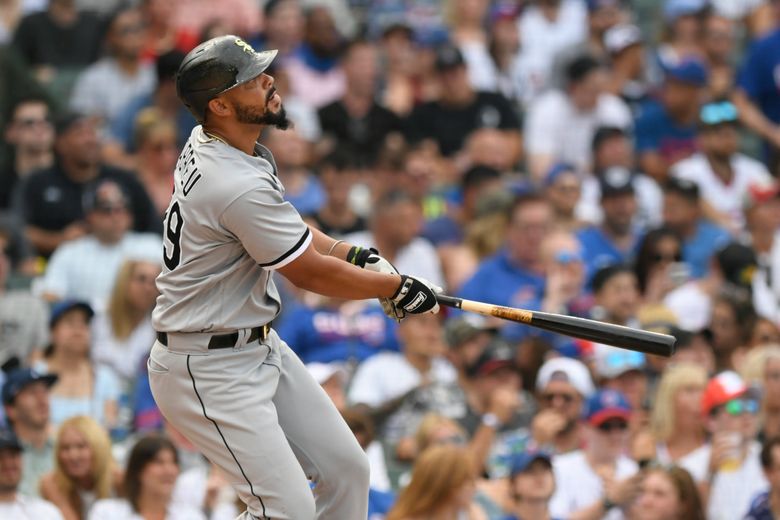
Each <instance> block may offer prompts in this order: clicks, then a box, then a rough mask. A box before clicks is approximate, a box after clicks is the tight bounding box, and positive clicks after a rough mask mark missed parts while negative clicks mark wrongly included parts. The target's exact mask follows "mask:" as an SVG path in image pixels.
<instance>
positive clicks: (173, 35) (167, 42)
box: [140, 0, 198, 63]
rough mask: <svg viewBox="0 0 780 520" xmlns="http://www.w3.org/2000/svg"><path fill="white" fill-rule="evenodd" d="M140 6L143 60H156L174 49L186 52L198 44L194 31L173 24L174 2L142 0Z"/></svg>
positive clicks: (150, 61)
mask: <svg viewBox="0 0 780 520" xmlns="http://www.w3.org/2000/svg"><path fill="white" fill-rule="evenodd" d="M140 7H141V13H142V14H143V17H144V46H143V49H142V50H141V58H142V59H143V61H145V62H149V63H153V62H156V61H157V60H158V59H159V58H160V57H161V56H163V55H164V54H166V53H168V52H170V51H174V50H176V51H179V52H182V53H187V52H189V51H191V50H192V49H193V48H195V46H196V45H197V44H198V35H197V33H196V32H191V31H189V30H188V29H185V28H183V27H175V26H174V24H173V22H174V20H173V12H174V10H175V8H176V6H175V5H174V4H172V3H170V2H168V1H167V0H143V1H142V2H141V4H140ZM183 56H184V54H182V57H183Z"/></svg>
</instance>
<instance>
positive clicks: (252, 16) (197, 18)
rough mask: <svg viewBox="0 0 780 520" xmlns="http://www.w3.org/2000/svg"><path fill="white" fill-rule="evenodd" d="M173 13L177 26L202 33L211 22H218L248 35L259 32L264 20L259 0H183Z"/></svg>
mask: <svg viewBox="0 0 780 520" xmlns="http://www.w3.org/2000/svg"><path fill="white" fill-rule="evenodd" d="M172 15H173V24H174V26H175V27H181V28H184V29H186V30H188V31H192V32H193V33H195V34H201V33H202V32H203V31H204V29H205V28H206V27H207V26H208V25H209V24H212V23H214V22H218V23H221V24H223V25H224V26H225V27H226V28H227V30H228V33H235V34H239V35H241V36H245V37H248V36H250V35H252V34H255V33H256V32H257V30H258V29H259V28H260V24H261V22H262V18H261V11H260V9H258V5H257V2H253V1H251V0H228V1H227V2H224V3H220V4H214V3H211V2H203V1H201V0H183V1H181V2H177V3H176V8H175V9H174V10H173V12H172Z"/></svg>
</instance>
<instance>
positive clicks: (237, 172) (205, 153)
mask: <svg viewBox="0 0 780 520" xmlns="http://www.w3.org/2000/svg"><path fill="white" fill-rule="evenodd" d="M190 143H194V144H193V145H192V155H193V157H194V158H195V164H196V165H197V166H198V169H199V170H201V171H202V172H203V173H204V174H206V175H208V174H214V175H216V176H217V178H218V180H219V184H223V183H227V182H229V181H230V180H231V179H235V180H239V179H240V180H242V182H243V181H244V180H247V177H249V178H255V179H262V180H266V181H268V182H269V183H270V184H272V185H273V184H275V175H274V170H273V166H272V165H271V163H270V162H269V161H268V160H267V159H265V158H263V157H258V156H251V155H247V154H245V153H244V152H242V151H240V150H237V149H236V148H233V147H232V146H230V145H227V144H225V143H223V142H221V141H218V140H217V139H209V138H207V137H206V138H204V137H203V136H202V135H201V136H197V135H195V134H193V135H192V136H191V137H190ZM188 145H189V143H188ZM185 149H186V147H185ZM182 153H184V152H182Z"/></svg>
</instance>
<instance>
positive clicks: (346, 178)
mask: <svg viewBox="0 0 780 520" xmlns="http://www.w3.org/2000/svg"><path fill="white" fill-rule="evenodd" d="M317 167H318V169H319V179H320V184H321V185H322V190H323V192H324V195H325V201H324V202H323V204H322V206H320V209H319V210H318V211H317V212H315V213H313V214H312V215H310V216H309V219H310V220H311V221H312V223H313V224H314V225H315V226H316V227H317V228H318V229H320V230H321V231H322V232H323V233H325V234H327V235H329V236H332V237H339V238H340V237H342V236H344V235H348V234H350V233H357V232H360V231H365V229H366V227H367V225H368V224H367V222H366V220H365V219H364V218H363V217H362V216H360V215H358V214H357V213H356V212H355V210H354V208H352V205H351V204H350V197H349V194H350V191H351V189H352V187H353V185H354V184H355V183H356V182H357V178H358V174H357V166H356V164H355V162H354V158H353V156H352V154H351V153H350V152H349V151H347V150H343V149H336V150H334V151H333V152H332V153H330V154H329V155H327V156H326V157H325V158H323V159H322V160H321V161H319V162H318V164H317Z"/></svg>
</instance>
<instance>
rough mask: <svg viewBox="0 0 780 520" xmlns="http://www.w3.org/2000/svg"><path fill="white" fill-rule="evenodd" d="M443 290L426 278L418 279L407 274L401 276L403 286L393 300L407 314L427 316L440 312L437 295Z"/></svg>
mask: <svg viewBox="0 0 780 520" xmlns="http://www.w3.org/2000/svg"><path fill="white" fill-rule="evenodd" d="M437 292H442V288H441V287H438V286H436V285H433V284H432V283H431V282H429V281H428V280H426V279H425V278H417V277H415V276H409V275H406V274H402V275H401V284H400V285H399V286H398V290H397V291H395V294H394V295H393V296H392V298H391V300H392V301H393V303H395V304H397V305H398V307H400V308H401V310H403V311H404V312H405V313H408V314H425V313H426V312H430V313H433V314H435V313H437V312H439V302H438V301H437V300H436V293H437Z"/></svg>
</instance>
